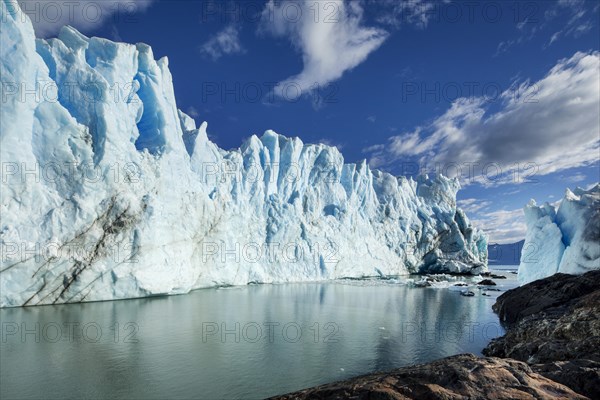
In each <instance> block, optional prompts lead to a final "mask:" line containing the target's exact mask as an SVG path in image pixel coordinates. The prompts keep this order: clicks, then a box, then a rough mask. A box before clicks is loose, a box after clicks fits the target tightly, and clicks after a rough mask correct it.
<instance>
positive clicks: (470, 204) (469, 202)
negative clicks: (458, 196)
mask: <svg viewBox="0 0 600 400" xmlns="http://www.w3.org/2000/svg"><path fill="white" fill-rule="evenodd" d="M491 205H492V202H491V201H487V200H481V199H473V198H470V199H463V200H458V206H459V207H460V208H462V209H463V210H464V211H466V212H467V214H475V213H478V212H480V211H482V210H484V209H486V208H488V207H489V206H491Z"/></svg>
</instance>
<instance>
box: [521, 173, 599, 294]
mask: <svg viewBox="0 0 600 400" xmlns="http://www.w3.org/2000/svg"><path fill="white" fill-rule="evenodd" d="M524 211H525V220H526V223H527V234H526V236H525V244H524V245H523V252H522V254H521V263H520V265H519V272H518V278H519V283H521V284H525V283H528V282H531V281H535V280H537V279H542V278H545V277H547V276H550V275H553V274H555V273H557V272H562V273H565V274H574V275H578V274H584V273H586V272H588V271H590V270H594V269H600V184H596V185H595V186H594V187H592V188H590V189H589V190H584V189H581V188H577V189H575V190H574V191H571V190H569V189H567V190H566V192H565V196H564V198H563V199H562V201H561V202H560V205H559V206H558V210H557V209H556V207H555V206H553V205H551V204H548V203H545V204H543V205H542V206H537V205H536V202H535V201H534V200H531V201H530V202H529V204H527V206H525V209H524Z"/></svg>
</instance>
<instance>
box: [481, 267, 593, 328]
mask: <svg viewBox="0 0 600 400" xmlns="http://www.w3.org/2000/svg"><path fill="white" fill-rule="evenodd" d="M598 289H600V270H598V271H591V272H588V273H587V274H585V275H579V276H576V275H567V274H554V275H552V276H549V277H548V278H545V279H540V280H537V281H534V282H531V283H528V284H527V285H523V286H521V287H518V288H516V289H512V290H510V291H508V292H506V293H504V294H503V295H502V296H500V297H498V300H497V302H496V304H494V306H493V307H492V309H493V310H494V311H495V312H496V313H497V314H498V316H499V317H500V320H501V321H502V322H506V323H508V324H511V323H514V322H516V321H519V320H521V319H523V318H524V317H526V316H528V315H532V314H535V313H538V312H540V311H543V310H546V309H549V308H551V307H557V306H560V305H564V304H566V303H568V302H569V301H572V300H573V299H577V298H580V297H582V296H584V295H586V294H589V293H592V292H594V291H595V290H598Z"/></svg>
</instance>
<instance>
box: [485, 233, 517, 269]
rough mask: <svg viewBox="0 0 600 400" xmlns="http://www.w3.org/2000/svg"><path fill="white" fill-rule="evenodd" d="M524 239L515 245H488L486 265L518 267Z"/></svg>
mask: <svg viewBox="0 0 600 400" xmlns="http://www.w3.org/2000/svg"><path fill="white" fill-rule="evenodd" d="M524 244H525V239H523V240H519V241H518V242H516V243H507V244H499V243H490V244H489V245H488V265H519V262H520V260H521V252H522V251H523V245H524Z"/></svg>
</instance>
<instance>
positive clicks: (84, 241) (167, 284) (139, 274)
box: [0, 0, 487, 307]
mask: <svg viewBox="0 0 600 400" xmlns="http://www.w3.org/2000/svg"><path fill="white" fill-rule="evenodd" d="M0 5H1V9H0V12H1V14H2V15H1V23H2V34H1V43H0V68H1V70H0V72H1V75H2V81H3V97H4V98H3V103H2V110H1V113H2V114H1V122H0V140H1V149H0V151H1V154H0V155H1V159H2V165H3V171H2V182H1V185H2V186H1V195H2V208H1V211H2V220H1V226H0V243H1V245H2V264H1V266H0V306H2V307H8V306H22V305H38V304H53V303H68V302H81V301H97V300H112V299H123V298H134V297H144V296H151V295H158V294H179V293H186V292H188V291H190V290H193V289H196V288H203V287H211V286H219V285H243V284H248V283H253V282H254V283H275V282H298V281H320V280H327V279H336V278H344V277H365V276H390V275H402V274H408V273H414V272H455V273H479V272H482V271H483V270H485V269H486V268H487V266H486V264H487V238H486V236H485V235H484V234H483V233H482V232H481V231H479V230H477V229H476V228H474V227H473V226H472V225H471V223H470V222H469V220H468V218H467V216H466V215H465V214H464V212H463V211H462V210H460V209H458V208H457V207H456V193H457V191H458V189H459V184H458V182H457V181H456V180H452V179H447V178H445V177H443V176H432V177H428V176H422V177H419V178H416V179H414V180H413V179H407V178H404V177H395V176H393V175H391V174H388V173H385V172H381V171H378V170H373V169H371V168H369V166H368V165H367V163H366V162H361V163H357V164H345V163H344V159H343V157H342V155H341V154H340V152H339V151H338V150H337V149H336V148H334V147H329V146H326V145H321V144H304V143H303V142H302V141H301V140H300V139H298V138H286V137H284V136H282V135H278V134H276V133H275V132H272V131H267V132H265V133H264V134H263V135H262V136H260V137H257V136H252V137H250V138H249V139H248V140H247V141H246V142H245V143H243V144H242V146H241V147H240V148H239V149H235V150H231V151H225V150H222V149H220V148H219V147H218V146H217V145H215V144H214V143H213V142H211V141H210V140H209V138H208V135H207V124H206V123H203V124H202V125H201V126H200V127H197V126H196V123H195V121H194V120H193V119H192V118H190V117H188V116H187V115H185V114H184V113H182V112H181V111H179V110H178V109H177V106H176V101H175V95H174V90H173V84H172V79H171V74H170V72H169V68H168V60H167V58H162V59H160V60H158V61H156V60H155V59H154V56H153V53H152V49H151V48H150V47H149V46H147V45H145V44H136V45H131V44H124V43H114V42H112V41H109V40H106V39H102V38H96V37H92V38H88V37H85V36H84V35H82V34H81V33H79V32H77V31H76V30H75V29H73V28H71V27H64V28H63V29H62V30H61V31H60V33H59V35H58V37H57V38H54V39H48V40H43V39H36V38H35V35H34V31H33V28H32V25H31V22H30V21H29V19H28V17H27V16H26V15H24V14H23V13H22V12H21V11H20V9H19V7H18V5H17V3H16V2H15V1H13V0H0ZM32 91H33V92H34V93H33V94H32Z"/></svg>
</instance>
